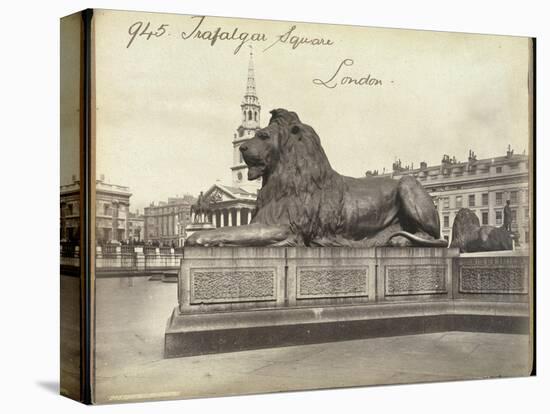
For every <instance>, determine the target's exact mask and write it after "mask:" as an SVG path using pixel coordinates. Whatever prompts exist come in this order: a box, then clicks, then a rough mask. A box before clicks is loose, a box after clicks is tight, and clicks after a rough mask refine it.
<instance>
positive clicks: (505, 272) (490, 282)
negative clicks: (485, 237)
mask: <svg viewBox="0 0 550 414" xmlns="http://www.w3.org/2000/svg"><path fill="white" fill-rule="evenodd" d="M526 276H527V275H526V272H525V268H524V267H523V266H522V267H494V266H461V267H460V279H459V280H460V283H459V291H460V292H461V293H498V294H505V295H506V294H508V295H510V294H526V293H527V277H526Z"/></svg>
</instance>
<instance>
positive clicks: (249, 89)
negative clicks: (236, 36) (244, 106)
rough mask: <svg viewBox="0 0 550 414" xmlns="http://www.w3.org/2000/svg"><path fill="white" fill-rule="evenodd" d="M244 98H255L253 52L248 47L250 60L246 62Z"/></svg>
mask: <svg viewBox="0 0 550 414" xmlns="http://www.w3.org/2000/svg"><path fill="white" fill-rule="evenodd" d="M245 96H250V97H256V98H257V96H256V80H255V79H254V52H253V51H252V46H251V45H250V59H249V61H248V79H247V81H246V94H245Z"/></svg>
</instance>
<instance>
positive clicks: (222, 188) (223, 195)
mask: <svg viewBox="0 0 550 414" xmlns="http://www.w3.org/2000/svg"><path fill="white" fill-rule="evenodd" d="M256 194H257V193H250V192H248V191H246V190H244V189H243V188H241V187H231V186H227V185H222V184H214V185H213V186H212V187H210V189H209V190H208V191H207V192H206V193H205V194H204V197H205V198H206V199H207V200H209V203H210V210H211V212H210V213H209V214H208V217H207V218H206V219H207V221H208V222H210V223H212V224H213V225H214V227H226V226H241V225H245V224H249V223H250V220H252V212H253V211H254V208H255V207H256ZM192 220H193V221H195V217H193V218H192Z"/></svg>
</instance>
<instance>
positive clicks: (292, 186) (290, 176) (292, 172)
mask: <svg viewBox="0 0 550 414" xmlns="http://www.w3.org/2000/svg"><path fill="white" fill-rule="evenodd" d="M240 151H241V153H242V155H243V159H244V161H245V163H246V164H247V165H248V179H249V180H255V179H257V178H259V177H262V178H263V185H262V189H261V190H260V193H259V195H258V201H257V213H256V215H255V217H254V219H253V222H261V223H264V224H281V223H288V224H290V225H291V227H293V229H294V232H295V233H300V234H303V235H304V237H305V238H306V243H307V239H308V238H310V237H319V236H320V235H322V233H324V232H325V230H327V229H326V227H327V226H329V227H332V225H336V221H338V220H337V218H338V217H339V214H340V213H339V212H340V209H341V205H340V203H341V200H342V185H341V180H342V178H341V176H340V175H338V174H337V173H336V172H335V171H334V170H333V169H332V167H331V166H330V163H329V161H328V158H327V156H326V154H325V151H324V150H323V147H322V146H321V140H320V139H319V136H318V135H317V133H316V132H315V130H314V129H313V128H312V127H310V126H309V125H306V124H304V123H302V122H301V121H300V118H299V117H298V115H296V113H294V112H290V111H287V110H286V109H274V110H273V111H271V119H270V121H269V125H268V126H267V127H265V128H262V129H260V130H258V131H257V132H256V134H255V136H254V138H251V139H249V140H248V141H246V142H244V143H243V144H242V145H241V147H240Z"/></svg>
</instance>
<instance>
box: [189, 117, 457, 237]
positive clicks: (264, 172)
mask: <svg viewBox="0 0 550 414" xmlns="http://www.w3.org/2000/svg"><path fill="white" fill-rule="evenodd" d="M271 115H272V116H271V119H270V121H269V125H268V126H267V127H265V128H263V129H259V130H258V131H257V132H256V134H255V136H254V138H251V139H249V140H247V141H245V142H244V143H243V144H242V145H241V147H240V151H241V153H242V155H243V159H244V161H245V163H246V164H247V166H248V179H249V180H255V179H257V178H259V177H261V178H262V188H261V190H260V191H259V193H258V199H257V204H256V209H255V211H254V214H253V217H252V221H251V223H250V224H248V225H244V226H238V227H222V228H218V229H215V230H208V231H200V232H197V233H194V234H192V235H191V236H190V237H189V238H188V239H187V241H186V245H187V246H352V247H372V246H388V245H389V246H406V245H408V246H410V245H414V246H432V247H447V241H446V240H442V239H440V226H439V216H438V214H437V211H436V208H435V206H434V204H433V202H432V198H431V197H430V195H429V194H428V193H427V192H426V190H424V188H423V187H422V185H421V184H420V183H419V182H418V181H416V180H415V179H414V178H413V177H408V176H406V177H403V178H401V179H400V180H394V179H392V178H389V177H376V176H373V177H364V178H351V177H344V176H342V175H340V174H338V173H337V172H336V171H334V170H333V169H332V167H331V166H330V162H329V160H328V158H327V156H326V155H325V151H324V150H323V147H322V146H321V141H320V139H319V136H318V135H317V133H316V132H315V131H314V129H313V128H312V127H311V126H309V125H306V124H304V123H302V122H301V121H300V118H299V117H298V115H297V114H296V113H294V112H290V111H287V110H285V109H275V110H273V111H271Z"/></svg>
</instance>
